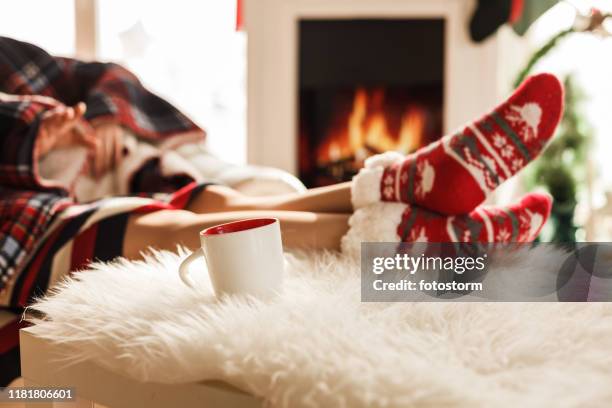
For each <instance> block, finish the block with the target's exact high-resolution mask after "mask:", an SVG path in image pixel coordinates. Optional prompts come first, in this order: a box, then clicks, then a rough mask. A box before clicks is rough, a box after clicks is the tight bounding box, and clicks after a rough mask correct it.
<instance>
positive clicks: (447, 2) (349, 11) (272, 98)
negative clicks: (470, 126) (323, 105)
mask: <svg viewBox="0 0 612 408" xmlns="http://www.w3.org/2000/svg"><path fill="white" fill-rule="evenodd" d="M473 7H474V3H473V2H472V1H466V0H246V1H245V26H246V31H247V35H248V37H247V41H248V46H247V47H248V51H247V64H248V68H247V81H248V83H247V104H248V107H247V155H248V161H249V162H250V163H253V164H262V165H268V166H274V167H278V168H281V169H284V170H287V171H290V172H292V173H294V174H295V173H296V171H297V154H298V152H297V136H296V135H297V127H298V126H297V119H298V118H297V116H298V115H297V112H298V106H297V104H298V83H297V78H298V72H297V70H298V68H297V67H298V61H297V55H298V50H297V46H298V22H299V20H301V19H359V18H383V19H384V18H443V19H444V20H445V30H446V32H445V44H446V49H445V51H444V52H445V55H444V60H445V72H444V83H445V89H444V131H445V132H449V131H452V130H453V129H456V128H457V127H459V126H460V125H462V124H464V123H466V122H467V121H468V120H470V119H473V118H474V117H477V116H479V115H480V114H482V113H483V112H484V111H485V110H486V109H489V108H491V107H493V106H494V105H495V104H496V102H497V101H498V99H499V98H500V97H502V96H503V95H504V94H505V93H506V92H507V91H508V86H509V83H510V81H511V78H512V75H513V74H514V73H515V72H516V66H517V63H518V64H520V62H521V59H520V58H516V53H517V49H518V47H517V42H518V40H517V39H516V38H515V37H514V36H513V35H512V34H511V33H510V32H507V31H503V30H501V32H500V33H498V34H497V35H496V36H494V37H492V38H490V39H489V40H487V41H486V42H484V43H482V44H474V43H473V42H472V41H471V40H470V38H469V34H468V31H467V26H468V23H469V18H470V15H471V13H472V10H473ZM414 40H415V41H423V39H421V38H415V39H414Z"/></svg>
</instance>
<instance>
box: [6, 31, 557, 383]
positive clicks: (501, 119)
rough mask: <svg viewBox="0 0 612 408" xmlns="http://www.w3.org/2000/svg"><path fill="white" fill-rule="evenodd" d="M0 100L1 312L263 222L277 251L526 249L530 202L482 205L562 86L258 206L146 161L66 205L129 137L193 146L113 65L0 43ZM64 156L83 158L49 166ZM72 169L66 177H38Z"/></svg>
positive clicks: (537, 137) (524, 153) (534, 136)
mask: <svg viewBox="0 0 612 408" xmlns="http://www.w3.org/2000/svg"><path fill="white" fill-rule="evenodd" d="M9 59H10V61H12V63H11V64H9ZM0 92H3V94H2V95H0V169H1V171H0V307H4V308H10V309H11V310H13V311H20V310H23V308H24V307H26V306H27V305H28V304H29V303H30V302H31V300H32V298H33V297H34V296H36V295H40V294H42V293H44V292H45V291H46V290H47V288H48V287H50V286H51V285H53V283H55V282H57V281H58V280H59V279H60V278H61V277H62V276H65V275H66V274H68V273H70V271H75V270H78V269H82V268H84V267H85V266H86V265H87V264H88V263H89V262H91V261H93V260H99V261H110V260H112V259H114V258H116V257H119V256H124V257H127V258H132V259H133V258H138V257H140V254H141V252H142V251H146V250H147V249H148V248H151V247H153V248H158V249H168V250H175V249H176V245H177V244H181V245H185V246H187V247H189V248H192V249H193V248H197V247H198V245H199V242H198V232H199V231H200V230H202V229H203V228H206V227H209V226H212V225H216V224H220V223H224V222H229V221H234V220H239V219H245V218H256V217H276V218H278V219H279V220H280V224H281V231H282V234H283V243H284V245H285V246H286V247H307V248H317V249H329V250H339V249H341V246H342V245H341V244H342V243H343V237H344V243H345V245H348V244H347V241H348V238H349V237H353V238H354V237H355V236H359V237H360V238H361V239H363V240H369V241H376V240H385V241H429V242H530V241H533V240H534V239H535V238H536V237H537V235H538V234H539V232H540V229H541V228H542V226H543V225H544V223H545V222H546V220H547V218H548V216H549V214H550V209H551V198H550V197H549V196H548V195H546V194H541V193H530V194H527V195H525V196H524V197H523V198H522V199H520V200H519V201H518V202H516V203H514V204H512V205H509V206H504V207H501V206H500V207H496V206H484V205H482V203H483V201H484V200H485V199H486V198H487V196H489V195H490V194H491V193H492V192H493V191H494V190H495V189H496V188H497V187H498V186H499V185H500V184H502V183H503V182H504V181H506V180H508V179H509V178H511V177H512V176H513V175H515V174H517V173H518V172H519V171H520V170H521V169H522V168H523V167H524V166H525V165H527V164H528V163H529V162H530V161H532V160H533V159H534V158H536V157H537V156H538V155H539V154H540V152H541V151H542V150H543V149H544V147H545V146H546V144H547V142H548V140H549V139H550V138H551V136H552V135H553V133H554V130H555V128H556V126H557V124H558V122H559V120H560V117H561V115H562V110H563V88H562V85H561V84H560V82H559V81H558V80H557V78H556V77H554V76H553V75H551V74H539V75H536V76H532V77H530V78H528V79H527V80H526V81H525V82H524V83H523V84H522V85H521V86H520V87H519V88H518V89H516V90H515V92H514V93H513V94H512V95H511V96H510V97H509V98H508V99H507V100H506V101H504V102H503V103H501V104H500V105H499V106H498V107H496V108H495V109H493V110H492V111H491V112H489V113H488V114H486V115H484V116H482V117H481V118H480V119H478V120H475V121H474V122H472V123H470V124H468V125H467V126H465V127H464V128H463V129H461V130H460V131H458V132H456V133H454V134H450V135H447V136H444V137H442V138H441V139H439V140H438V141H436V142H434V143H432V144H430V145H429V146H426V147H424V148H422V149H420V150H418V151H416V152H414V153H412V154H409V155H407V156H403V155H401V154H399V153H396V152H387V153H384V154H382V155H378V156H373V157H371V158H369V159H367V161H366V163H365V166H364V168H363V169H362V170H361V171H360V172H359V174H358V175H357V176H355V178H354V179H353V181H351V182H346V183H341V184H337V185H333V186H328V187H321V188H314V189H311V190H308V191H307V192H305V193H296V194H285V195H279V196H270V197H249V196H245V195H242V194H240V193H238V192H237V191H234V190H232V189H231V188H229V187H225V186H221V185H212V184H206V183H201V182H198V181H197V180H194V178H193V177H190V176H189V174H180V175H176V174H174V175H173V176H172V177H167V176H165V175H164V172H163V169H160V168H159V161H157V162H156V161H155V160H153V161H152V162H151V161H145V162H143V163H141V164H142V165H141V166H140V167H138V166H136V167H135V168H132V169H131V171H128V172H125V174H124V175H123V176H121V177H120V183H122V184H123V185H124V186H125V187H124V190H125V194H123V195H122V196H117V195H112V196H108V197H103V198H92V197H88V195H87V194H78V190H79V187H78V186H79V185H80V184H81V185H82V184H83V180H94V181H95V180H96V179H98V178H100V177H103V176H104V175H105V174H107V173H108V172H113V171H115V170H116V168H117V166H119V165H121V163H122V160H123V155H124V154H125V150H126V146H125V144H124V139H123V136H122V135H124V134H125V131H126V130H128V131H129V134H130V135H132V136H134V137H135V138H137V139H138V140H145V141H147V143H150V144H151V145H153V146H164V148H168V146H178V145H180V144H181V143H184V142H185V140H193V138H194V137H196V138H198V137H199V138H203V137H204V132H203V131H202V130H201V129H199V128H198V127H197V126H196V125H195V124H194V123H193V122H192V121H190V120H189V119H188V118H187V117H186V116H185V115H183V114H182V113H181V112H179V111H178V110H177V109H176V108H174V107H173V106H172V105H170V104H169V103H168V102H166V101H164V100H163V99H161V98H159V97H158V96H156V95H154V94H152V93H151V92H149V91H148V90H146V89H145V88H144V87H143V86H142V85H141V84H140V82H139V81H138V80H137V78H136V77H135V76H134V75H133V74H131V73H130V72H129V71H127V70H125V69H124V68H122V67H120V66H118V65H116V64H104V63H84V62H80V61H75V60H70V59H65V58H55V57H52V56H50V55H49V54H47V53H46V52H44V51H43V50H41V49H40V48H37V47H35V46H33V45H30V44H26V43H20V42H17V41H14V40H10V39H6V38H0ZM71 148H72V149H80V151H81V152H84V153H83V154H84V156H83V155H82V157H85V160H81V161H80V162H79V161H78V160H76V159H75V160H73V159H72V158H71V159H67V158H66V157H68V156H62V154H59V153H58V152H62V151H65V150H66V149H68V150H70V149H71ZM70 157H72V156H70ZM75 157H76V156H75ZM50 158H52V159H53V160H50ZM49 162H51V163H49ZM75 163H77V165H76V167H77V169H76V170H73V171H72V173H70V174H69V175H68V176H66V174H63V175H62V177H59V176H58V177H57V178H53V171H48V169H49V168H51V169H53V168H55V169H56V170H57V169H58V168H59V170H62V169H63V168H65V167H69V166H74V165H75ZM43 164H44V165H43ZM41 169H43V170H45V169H46V170H45V171H43V173H45V174H41ZM58 173H61V171H59V172H58ZM50 175H51V176H50ZM85 184H87V183H85ZM94 184H95V183H94ZM90 185H91V183H90ZM356 210H363V211H357V212H356V214H355V216H354V217H352V215H353V213H354V211H356ZM357 232H358V233H357ZM0 331H1V329H0ZM0 380H2V379H0Z"/></svg>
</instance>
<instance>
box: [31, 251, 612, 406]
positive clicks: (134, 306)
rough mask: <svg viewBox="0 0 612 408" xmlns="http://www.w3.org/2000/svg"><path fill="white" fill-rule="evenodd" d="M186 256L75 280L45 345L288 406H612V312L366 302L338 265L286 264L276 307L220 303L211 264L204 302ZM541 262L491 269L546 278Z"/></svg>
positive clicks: (120, 266) (135, 373)
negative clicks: (188, 274) (190, 281)
mask: <svg viewBox="0 0 612 408" xmlns="http://www.w3.org/2000/svg"><path fill="white" fill-rule="evenodd" d="M184 255H185V252H184V251H179V254H174V253H170V252H157V253H153V254H152V255H150V256H149V257H148V258H147V259H146V261H143V262H128V261H125V260H122V261H118V262H115V263H112V264H97V265H93V266H92V267H91V269H89V270H86V271H83V272H81V273H78V274H75V275H74V277H73V278H71V279H69V280H66V281H65V282H63V283H62V284H61V285H60V286H59V287H58V288H57V289H56V291H55V293H54V294H52V295H50V296H48V297H47V298H45V299H42V300H41V301H40V302H39V303H38V304H36V305H35V306H34V308H35V309H37V310H38V311H41V312H43V313H44V314H45V315H46V318H45V319H44V320H38V321H36V325H35V326H34V330H35V332H36V333H37V334H38V335H40V336H42V337H44V338H46V339H50V340H52V341H56V342H60V343H62V344H65V345H66V346H67V348H66V358H67V359H71V360H92V361H94V362H97V363H98V364H101V365H104V366H106V367H107V368H110V369H111V370H114V371H116V372H121V373H123V374H124V375H129V376H131V377H133V378H136V379H139V380H144V381H155V382H163V383H180V382H189V381H196V380H202V379H220V380H224V381H226V382H228V383H231V384H233V385H236V386H238V387H240V388H242V389H244V390H246V391H248V392H250V393H252V394H254V395H258V396H261V397H263V398H264V399H265V401H266V402H267V403H269V404H270V405H271V406H279V407H280V406H291V407H300V406H308V407H313V406H322V407H332V406H344V407H366V406H367V407H371V406H380V407H400V406H401V407H404V406H409V407H516V406H521V407H543V406H557V407H570V406H572V407H573V406H575V407H580V406H589V407H598V406H600V407H604V406H610V401H612V387H611V384H612V352H611V350H612V306H609V305H608V304H603V303H589V304H569V303H566V304H559V303H538V304H533V303H361V302H360V273H359V264H358V262H357V260H356V259H355V258H354V257H345V256H342V255H337V254H329V253H308V254H293V255H287V258H288V270H287V279H286V282H285V290H284V293H283V294H282V296H280V297H278V298H276V299H275V300H273V301H269V302H259V301H253V300H250V301H249V300H245V299H239V298H231V299H225V300H223V301H217V300H216V299H215V298H214V297H213V296H212V294H211V293H212V292H211V288H210V285H209V284H208V281H207V276H206V274H205V269H204V266H203V263H202V265H199V268H200V273H199V276H200V281H201V288H200V289H199V290H197V291H196V290H191V289H190V288H188V287H186V286H184V285H183V284H182V283H181V282H180V281H179V278H178V276H177V267H178V263H179V262H180V259H181V258H182V257H183V256H184ZM537 256H538V254H537V253H532V254H530V256H527V257H521V258H520V259H518V260H516V259H515V260H514V261H513V266H512V268H508V267H505V269H504V267H503V266H499V265H498V266H495V265H493V267H494V268H497V269H498V270H497V272H499V273H514V272H517V271H520V272H522V273H533V274H538V273H545V272H546V271H545V270H542V268H545V266H542V264H540V265H537V263H534V259H536V258H537ZM196 264H197V263H196ZM534 264H535V265H536V266H535V267H534ZM500 265H501V264H500ZM538 269H539V270H538ZM495 272H496V271H495V270H494V271H493V272H492V273H495ZM194 275H198V273H194Z"/></svg>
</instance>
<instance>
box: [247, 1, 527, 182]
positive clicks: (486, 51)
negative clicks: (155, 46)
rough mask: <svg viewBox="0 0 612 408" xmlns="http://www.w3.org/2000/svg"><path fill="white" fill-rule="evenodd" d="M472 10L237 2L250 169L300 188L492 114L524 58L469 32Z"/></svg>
mask: <svg viewBox="0 0 612 408" xmlns="http://www.w3.org/2000/svg"><path fill="white" fill-rule="evenodd" d="M473 5H474V2H473V1H465V0H325V1H321V0H245V16H244V17H245V28H246V31H247V157H248V161H249V162H250V163H253V164H262V165H268V166H274V167H278V168H281V169H284V170H287V171H290V172H292V173H293V174H296V175H298V176H299V177H300V179H301V180H302V181H303V182H304V183H305V184H306V185H307V186H309V187H312V186H321V185H326V184H330V183H335V182H338V181H343V180H349V179H350V178H351V176H352V175H353V174H354V173H355V172H356V171H358V169H359V168H360V166H361V165H362V163H363V160H364V159H365V158H367V157H368V156H369V155H372V154H375V153H378V152H381V151H386V150H398V151H401V152H405V153H408V152H411V151H414V150H415V149H417V148H419V147H421V146H423V145H426V144H427V143H429V142H431V141H433V140H436V139H437V138H439V137H440V135H442V134H445V133H448V132H451V131H453V130H454V129H456V128H457V127H459V126H460V125H462V124H463V123H465V122H467V121H468V120H470V119H473V118H474V117H476V116H478V115H480V114H481V113H482V112H483V111H485V110H486V109H488V108H490V107H492V106H493V105H494V104H495V103H496V102H497V100H498V99H499V98H500V97H502V96H503V95H504V94H506V93H507V92H508V91H509V88H508V87H509V84H510V82H511V77H512V76H513V75H514V73H515V72H516V65H517V64H518V63H519V62H520V61H521V55H520V54H519V55H518V56H517V55H516V50H517V49H519V47H518V46H517V44H518V40H517V39H516V38H514V37H513V35H512V34H511V33H510V32H509V31H504V30H501V31H500V33H498V34H497V35H496V36H494V37H493V38H491V39H490V40H488V41H487V42H485V43H484V44H478V45H477V44H473V43H472V42H471V41H470V40H469V38H468V33H467V31H466V24H467V21H469V17H470V14H471V12H472V9H473Z"/></svg>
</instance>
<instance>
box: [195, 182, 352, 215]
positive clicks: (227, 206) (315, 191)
mask: <svg viewBox="0 0 612 408" xmlns="http://www.w3.org/2000/svg"><path fill="white" fill-rule="evenodd" d="M187 209H188V210H190V211H192V212H194V213H198V214H206V213H215V212H225V211H251V210H267V211H311V212H319V213H342V214H349V213H351V212H352V211H353V206H352V204H351V183H340V184H336V185H332V186H327V187H318V188H312V189H310V190H308V191H305V192H304V193H291V194H280V195H275V196H267V197H251V196H246V195H244V194H241V193H240V192H238V191H236V190H234V189H232V188H229V187H226V186H217V185H211V186H208V187H207V188H206V189H205V190H204V191H202V192H201V193H200V194H198V196H196V197H194V199H193V200H192V202H191V203H190V205H189V206H188V207H187Z"/></svg>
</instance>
